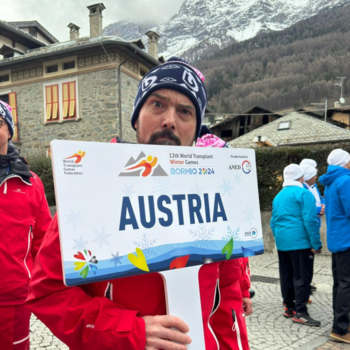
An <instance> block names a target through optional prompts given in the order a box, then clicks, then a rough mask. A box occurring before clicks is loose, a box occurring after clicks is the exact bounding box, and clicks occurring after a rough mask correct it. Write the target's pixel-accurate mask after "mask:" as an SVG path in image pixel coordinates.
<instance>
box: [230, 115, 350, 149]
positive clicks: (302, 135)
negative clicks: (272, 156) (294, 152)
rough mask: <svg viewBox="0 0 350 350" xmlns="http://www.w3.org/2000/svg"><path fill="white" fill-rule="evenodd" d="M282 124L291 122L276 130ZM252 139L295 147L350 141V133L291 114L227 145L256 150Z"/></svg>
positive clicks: (304, 116)
mask: <svg viewBox="0 0 350 350" xmlns="http://www.w3.org/2000/svg"><path fill="white" fill-rule="evenodd" d="M282 122H291V126H290V128H289V129H288V130H278V126H279V124H280V123H282ZM254 137H257V138H259V137H265V138H266V139H268V140H269V141H270V142H271V143H273V144H276V145H277V146H296V145H301V144H314V143H327V142H332V141H345V140H348V141H350V131H348V130H345V129H342V128H339V127H338V126H335V125H332V124H330V123H326V122H324V121H322V120H318V119H315V118H313V117H310V116H308V115H304V114H301V113H298V112H292V113H289V114H287V115H285V116H283V117H281V118H279V119H276V120H274V121H272V122H270V123H268V124H266V125H264V126H261V127H260V128H258V129H255V130H253V131H251V132H249V133H247V134H245V135H243V136H240V137H238V138H236V139H234V140H232V141H230V142H229V144H230V145H231V146H232V147H236V148H239V147H242V148H258V147H259V145H258V144H257V143H255V142H254Z"/></svg>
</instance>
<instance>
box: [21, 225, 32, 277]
mask: <svg viewBox="0 0 350 350" xmlns="http://www.w3.org/2000/svg"><path fill="white" fill-rule="evenodd" d="M32 237H33V233H32V225H30V227H29V232H28V249H27V253H26V256H25V257H24V261H23V262H24V266H25V267H26V269H27V272H28V276H29V278H31V277H32V275H31V274H30V271H29V269H28V266H27V263H26V260H27V256H28V254H29V249H30V239H31V238H32Z"/></svg>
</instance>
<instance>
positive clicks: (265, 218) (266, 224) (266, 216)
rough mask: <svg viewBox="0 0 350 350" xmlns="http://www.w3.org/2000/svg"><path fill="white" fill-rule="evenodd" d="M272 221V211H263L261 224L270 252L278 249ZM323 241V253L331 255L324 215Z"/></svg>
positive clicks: (267, 248) (322, 226) (265, 243)
mask: <svg viewBox="0 0 350 350" xmlns="http://www.w3.org/2000/svg"><path fill="white" fill-rule="evenodd" d="M270 221H271V211H262V212H261V224H262V230H263V238H264V246H265V250H266V251H268V252H273V251H274V250H275V249H276V246H275V238H274V236H273V234H272V230H271V227H270ZM320 234H321V241H322V246H323V248H322V254H326V255H329V254H331V252H330V251H329V250H328V248H327V226H326V219H325V217H324V216H323V217H322V225H321V230H320Z"/></svg>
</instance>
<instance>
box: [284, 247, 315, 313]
mask: <svg viewBox="0 0 350 350" xmlns="http://www.w3.org/2000/svg"><path fill="white" fill-rule="evenodd" d="M278 260H279V270H280V281H281V292H282V297H283V302H284V303H285V304H286V306H287V307H288V308H292V309H295V311H296V312H307V306H306V305H307V302H308V300H309V297H310V292H311V289H310V283H311V280H312V272H313V261H314V254H313V253H312V252H311V249H300V250H289V251H281V250H279V251H278Z"/></svg>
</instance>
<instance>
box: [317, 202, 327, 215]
mask: <svg viewBox="0 0 350 350" xmlns="http://www.w3.org/2000/svg"><path fill="white" fill-rule="evenodd" d="M325 210H326V206H325V205H324V204H322V205H321V211H320V213H319V214H318V215H319V216H323V215H324V213H325Z"/></svg>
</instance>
